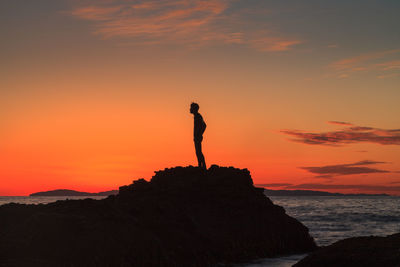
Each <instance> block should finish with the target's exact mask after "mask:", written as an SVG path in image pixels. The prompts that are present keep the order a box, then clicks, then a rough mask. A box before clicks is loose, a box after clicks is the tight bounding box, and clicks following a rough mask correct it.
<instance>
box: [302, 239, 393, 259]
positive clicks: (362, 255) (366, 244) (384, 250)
mask: <svg viewBox="0 0 400 267" xmlns="http://www.w3.org/2000/svg"><path fill="white" fill-rule="evenodd" d="M294 266H295V267H306V266H307V267H313V266H325V267H329V266H332V267H336V266H352V267H354V266H360V267H361V266H362V267H375V266H376V267H383V266H385V267H398V266H400V233H398V234H394V235H389V236H386V237H378V236H362V237H352V238H347V239H344V240H340V241H338V242H335V243H333V244H332V245H329V246H326V247H323V248H320V249H318V250H316V251H315V252H313V253H311V254H310V255H308V256H307V257H305V258H304V259H302V260H301V261H299V262H298V263H296V264H295V265H294Z"/></svg>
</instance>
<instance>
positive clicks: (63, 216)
mask: <svg viewBox="0 0 400 267" xmlns="http://www.w3.org/2000/svg"><path fill="white" fill-rule="evenodd" d="M315 248H316V245H315V243H314V240H313V238H312V237H311V236H310V235H309V233H308V229H307V228H306V227H305V226H304V225H302V224H301V223H300V222H298V221H297V220H296V219H294V218H292V217H290V216H288V215H287V214H285V210H284V209H283V208H282V207H280V206H277V205H274V204H273V203H272V202H271V201H270V200H269V199H268V198H267V197H266V196H265V195H264V194H263V188H256V187H254V186H253V181H252V179H251V176H250V173H249V171H248V170H247V169H244V170H240V169H235V168H232V167H230V168H223V167H218V166H212V167H211V168H210V169H209V170H207V171H204V170H201V169H199V168H195V167H176V168H171V169H165V170H163V171H158V172H156V174H155V175H154V176H153V177H152V179H151V181H150V182H147V181H145V180H143V179H139V180H137V181H134V182H133V184H131V185H129V186H122V187H121V188H120V192H119V194H118V195H116V196H110V197H108V198H106V199H103V200H93V199H85V200H65V201H57V202H54V203H49V204H46V205H22V204H7V205H3V206H0V266H211V265H215V264H216V263H232V262H241V261H247V260H252V259H255V258H259V257H270V256H277V255H279V254H289V253H303V252H307V251H311V250H313V249H315Z"/></svg>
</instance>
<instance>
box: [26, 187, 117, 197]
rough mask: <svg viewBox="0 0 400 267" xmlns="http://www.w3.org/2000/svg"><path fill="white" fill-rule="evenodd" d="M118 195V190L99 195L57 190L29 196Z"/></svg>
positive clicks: (96, 194) (98, 194)
mask: <svg viewBox="0 0 400 267" xmlns="http://www.w3.org/2000/svg"><path fill="white" fill-rule="evenodd" d="M116 194H118V190H111V191H104V192H99V193H87V192H79V191H75V190H69V189H57V190H51V191H44V192H37V193H32V194H30V195H29V196H31V197H63V196H68V197H72V196H76V197H84V196H88V197H89V196H109V195H116Z"/></svg>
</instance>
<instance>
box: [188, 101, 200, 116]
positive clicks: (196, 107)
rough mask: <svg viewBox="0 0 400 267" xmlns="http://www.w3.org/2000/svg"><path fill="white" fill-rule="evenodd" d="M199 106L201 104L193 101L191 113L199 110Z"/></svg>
mask: <svg viewBox="0 0 400 267" xmlns="http://www.w3.org/2000/svg"><path fill="white" fill-rule="evenodd" d="M199 108H200V107H199V104H197V103H194V102H192V104H190V113H192V114H196V113H197V112H199Z"/></svg>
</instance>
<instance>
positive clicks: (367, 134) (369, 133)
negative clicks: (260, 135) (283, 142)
mask: <svg viewBox="0 0 400 267" xmlns="http://www.w3.org/2000/svg"><path fill="white" fill-rule="evenodd" d="M329 123H332V122H329ZM336 124H340V123H336ZM342 125H349V126H350V125H351V126H350V127H346V128H344V129H341V130H338V131H330V132H320V133H315V132H305V131H299V130H281V131H280V132H281V133H283V134H286V135H290V136H292V137H295V138H294V139H289V140H291V141H294V142H300V143H303V144H307V145H328V146H340V145H346V144H352V143H362V142H368V143H374V144H381V145H400V129H379V128H373V127H364V126H355V125H352V124H342Z"/></svg>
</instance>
